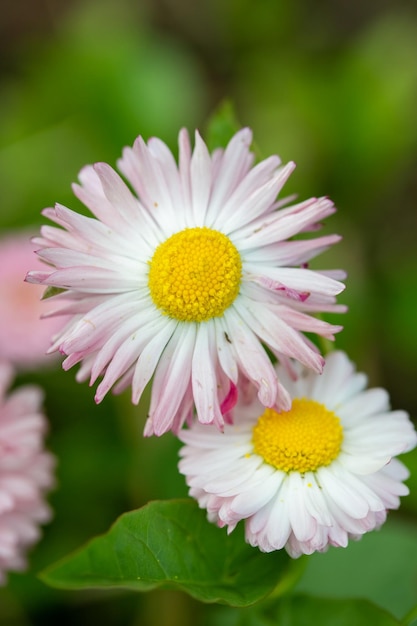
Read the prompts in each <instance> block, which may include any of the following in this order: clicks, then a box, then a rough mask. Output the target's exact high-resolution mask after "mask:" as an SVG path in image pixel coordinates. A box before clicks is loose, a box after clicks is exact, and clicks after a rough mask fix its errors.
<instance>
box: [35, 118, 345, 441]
mask: <svg viewBox="0 0 417 626" xmlns="http://www.w3.org/2000/svg"><path fill="white" fill-rule="evenodd" d="M251 140H252V134H251V131H250V130H249V129H247V128H245V129H243V130H241V131H239V132H238V133H236V135H235V136H234V137H233V138H232V139H231V141H230V143H229V144H228V146H227V147H226V149H225V150H216V151H215V152H213V154H210V153H209V151H208V149H207V147H206V145H205V143H204V142H203V140H202V139H201V137H200V135H199V134H198V132H197V133H196V135H195V147H194V150H193V151H192V150H191V146H190V140H189V136H188V134H187V132H186V131H185V130H182V131H181V132H180V134H179V165H178V166H177V164H176V162H175V160H174V157H173V155H172V154H171V152H170V150H169V149H168V147H167V146H166V145H165V144H164V143H163V142H162V141H160V140H159V139H156V138H153V139H150V140H149V142H148V144H146V143H145V142H144V141H143V139H142V138H141V137H139V138H138V139H137V140H136V142H135V144H134V146H133V148H125V150H124V152H123V158H122V159H121V160H120V161H119V168H120V170H121V172H122V173H123V174H124V176H125V177H126V179H127V181H128V182H129V184H130V186H131V187H132V188H133V190H134V191H135V192H136V194H137V195H134V194H133V193H132V191H131V190H130V188H129V187H128V186H127V185H126V184H125V182H123V180H122V179H121V178H120V177H119V176H118V174H117V173H116V172H115V171H114V170H113V169H112V168H111V167H110V166H108V165H106V164H105V163H97V164H95V165H94V166H89V167H86V168H84V169H83V170H82V171H81V173H80V177H79V178H80V183H81V184H80V185H74V193H75V194H76V196H77V197H78V198H79V199H80V200H81V201H82V202H83V203H84V204H85V205H86V206H87V207H88V208H89V209H90V211H91V212H92V213H93V215H94V216H95V217H94V218H91V217H85V216H83V215H79V214H77V213H74V212H73V211H71V210H69V209H67V208H65V207H63V206H61V205H57V206H56V207H55V208H54V209H46V210H45V211H44V215H45V216H47V217H48V218H50V219H51V220H52V221H54V222H56V224H58V225H59V226H60V227H61V228H55V227H51V226H44V227H43V228H42V232H41V234H42V236H41V237H40V238H38V239H36V243H37V244H38V246H39V247H40V250H39V255H40V257H41V258H42V259H43V260H44V261H45V262H46V263H48V264H49V266H50V267H49V268H48V269H45V270H44V271H32V272H29V274H28V278H27V280H28V281H30V282H34V283H39V284H41V285H44V286H46V287H53V288H58V289H60V290H64V292H63V294H62V295H58V296H56V297H55V299H56V301H57V304H59V300H60V298H61V297H64V298H65V299H66V300H67V301H70V304H67V305H64V306H62V307H59V306H58V312H61V313H65V314H68V313H70V314H72V315H73V319H72V321H71V322H70V323H69V324H68V325H67V326H66V328H65V329H64V330H63V331H62V332H61V333H60V334H59V336H58V338H57V339H56V341H55V342H54V344H53V346H52V348H51V351H54V350H60V351H61V352H62V353H63V354H65V355H67V358H66V359H65V361H64V368H65V369H68V368H70V367H72V366H73V365H75V364H76V363H81V368H80V370H79V372H78V380H80V381H82V380H86V379H89V380H90V384H94V383H95V382H96V381H97V379H98V378H99V377H102V380H101V382H100V383H99V385H98V387H97V392H96V401H97V402H100V401H101V400H102V399H103V397H104V396H105V395H106V393H107V392H108V391H109V390H110V389H111V388H113V389H114V391H115V392H116V393H117V392H120V391H122V390H124V389H125V388H126V387H128V386H130V385H131V387H132V401H133V402H134V403H137V402H138V401H139V399H140V397H141V395H142V392H143V390H144V388H145V387H146V385H147V384H148V383H149V381H150V380H151V378H152V377H153V386H152V397H151V406H150V412H149V418H148V421H147V424H146V427H145V434H146V435H151V434H156V435H161V434H162V433H164V432H166V431H167V430H169V429H173V430H174V431H175V432H177V431H178V430H179V429H180V427H181V426H182V424H183V423H184V421H185V420H190V419H191V417H192V414H193V406H194V404H195V406H196V411H197V415H198V419H199V420H200V421H201V422H203V423H208V424H211V423H213V424H215V425H216V426H217V427H219V428H222V427H223V425H224V422H225V417H224V415H225V414H227V412H228V410H229V409H230V408H231V407H232V406H233V404H234V402H235V400H236V385H237V382H238V378H239V373H240V372H241V373H242V374H244V376H245V377H247V378H248V379H249V380H251V381H252V382H253V383H254V384H255V385H256V387H257V389H258V394H259V400H260V402H261V403H262V404H263V405H265V406H275V405H276V404H278V405H279V406H280V407H282V408H284V409H285V408H289V406H290V397H289V395H288V393H287V391H286V390H285V388H284V387H283V386H282V384H281V383H280V381H279V379H278V377H277V374H276V371H275V369H274V368H273V366H272V364H271V360H270V358H269V356H268V354H267V352H266V351H265V348H264V346H267V347H268V348H269V350H270V351H271V352H272V353H273V354H275V355H276V356H277V358H278V359H280V360H281V361H282V362H285V363H288V362H289V358H294V359H297V360H298V361H300V362H301V363H303V364H304V365H306V366H307V367H309V368H312V369H313V370H314V371H316V372H321V371H322V368H323V359H322V357H321V355H320V354H319V352H318V350H317V349H316V348H315V346H314V345H313V344H312V343H311V342H310V341H308V340H307V339H306V337H305V336H304V335H303V332H311V333H317V334H319V335H322V336H324V337H327V338H330V339H332V338H333V333H335V332H336V331H339V330H340V329H341V327H340V326H332V325H330V324H328V323H326V322H324V321H320V320H318V319H315V318H314V317H312V316H311V315H310V314H311V313H316V312H323V311H332V312H335V311H342V310H344V309H343V307H341V306H338V305H336V304H335V296H336V295H337V294H338V293H339V292H341V291H342V290H343V288H344V286H343V284H342V283H341V282H339V280H338V279H340V278H343V275H342V273H341V272H321V271H313V270H311V269H308V267H307V262H308V261H309V259H311V258H312V257H314V256H315V255H317V254H318V253H319V252H321V251H323V250H324V249H326V248H328V247H329V246H331V245H332V244H334V243H336V242H337V241H338V240H339V237H338V236H337V235H328V236H322V237H317V238H313V239H308V240H306V239H304V240H298V241H292V240H290V238H292V237H293V236H294V235H296V234H298V233H301V232H305V231H311V230H315V229H317V227H318V226H319V223H320V221H321V220H323V219H324V218H326V217H327V216H328V215H331V214H332V213H333V212H334V210H335V209H334V206H333V204H332V202H331V201H330V200H328V199H327V198H318V199H317V198H311V199H310V200H307V201H305V202H301V203H299V204H295V205H293V206H290V207H287V208H281V207H282V205H283V204H286V202H285V201H281V202H279V201H278V202H277V200H276V198H277V195H278V194H279V192H280V191H281V189H282V187H283V185H284V183H285V181H286V180H287V178H288V177H289V175H290V174H291V172H292V170H293V169H294V167H295V166H294V164H293V163H289V164H287V165H285V166H282V165H281V162H280V159H279V158H278V157H277V156H271V157H270V158H268V159H266V160H264V161H262V162H260V163H258V164H257V165H255V166H253V160H254V156H253V154H252V152H251V151H250V149H249V146H250V143H251ZM51 266H52V267H51Z"/></svg>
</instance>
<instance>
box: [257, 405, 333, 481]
mask: <svg viewBox="0 0 417 626" xmlns="http://www.w3.org/2000/svg"><path fill="white" fill-rule="evenodd" d="M342 440H343V429H342V426H341V424H340V420H339V418H338V417H337V415H335V414H334V413H333V412H332V411H329V410H328V409H326V407H325V406H324V405H323V404H319V403H318V402H316V401H315V400H308V399H305V398H302V399H295V400H293V402H292V407H291V409H290V410H289V411H286V412H282V413H277V412H276V411H274V410H273V409H266V410H265V412H264V413H263V414H262V415H261V416H260V418H259V419H258V421H257V423H256V425H255V426H254V428H253V438H252V441H253V446H254V452H255V453H256V454H259V455H260V456H262V457H263V459H264V460H265V461H266V463H269V464H270V465H273V466H274V467H276V468H277V469H279V470H282V471H283V472H300V473H304V472H310V471H311V472H314V471H315V470H317V469H318V468H319V467H323V466H325V465H330V463H331V462H332V461H333V460H334V459H335V458H336V457H337V456H338V454H339V452H340V447H341V444H342Z"/></svg>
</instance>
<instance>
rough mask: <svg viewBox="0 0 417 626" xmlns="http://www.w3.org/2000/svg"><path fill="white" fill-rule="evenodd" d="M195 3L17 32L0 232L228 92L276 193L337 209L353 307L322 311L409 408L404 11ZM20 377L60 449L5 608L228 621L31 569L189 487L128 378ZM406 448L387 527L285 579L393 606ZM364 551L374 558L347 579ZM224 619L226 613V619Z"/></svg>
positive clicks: (402, 533) (269, 1) (3, 150)
mask: <svg viewBox="0 0 417 626" xmlns="http://www.w3.org/2000/svg"><path fill="white" fill-rule="evenodd" d="M19 3H21V4H22V11H24V10H25V8H26V9H27V7H26V6H25V5H24V3H23V0H18V2H17V4H18V5H19ZM197 5H198V6H196V4H195V3H192V2H191V0H158V1H157V2H148V3H146V2H141V3H134V2H133V1H132V2H129V1H128V0H123V1H122V2H116V1H112V0H106V1H103V2H99V1H98V0H97V1H95V2H93V1H91V2H90V1H86V2H81V3H76V2H74V3H73V4H72V5H70V8H68V10H66V11H65V12H64V13H63V14H62V17H61V18H60V19H58V20H57V21H56V23H54V29H53V30H52V31H51V32H50V33H49V35H45V34H44V35H43V36H42V37H41V36H40V34H39V35H37V34H36V32H32V33H30V37H29V36H28V37H26V38H25V37H23V36H22V37H21V38H20V41H19V46H18V50H19V56H16V57H15V58H14V65H13V71H9V72H8V73H5V74H4V75H3V76H1V75H0V89H1V98H0V188H1V190H2V194H1V195H2V208H1V212H0V230H1V231H4V232H6V231H8V230H10V229H17V228H20V227H28V226H29V227H32V228H33V232H34V234H35V233H36V231H37V227H38V225H39V224H41V223H43V221H44V220H43V218H42V217H41V215H40V211H41V209H42V208H43V207H45V206H50V205H51V204H53V203H54V202H55V201H59V202H61V203H63V204H66V205H67V206H70V207H72V208H76V209H78V210H84V209H83V208H82V207H81V205H80V204H79V203H78V202H77V201H76V200H75V198H74V197H73V196H72V193H71V188H70V184H71V182H72V181H74V180H75V179H76V176H77V172H78V171H79V170H80V169H81V167H82V166H83V165H85V164H86V163H89V162H94V161H107V162H109V163H110V164H112V165H114V164H115V162H116V160H117V158H118V157H119V155H120V154H121V149H122V147H123V146H124V145H129V144H132V143H133V140H134V138H135V137H136V136H137V135H138V134H142V135H143V136H144V137H145V138H147V137H149V136H150V135H158V136H160V137H161V138H162V139H164V140H165V141H166V142H167V143H168V144H169V145H170V146H171V147H172V148H175V144H176V136H177V133H178V130H179V128H180V127H181V126H186V127H188V128H189V129H190V130H191V131H192V130H193V129H194V128H195V127H199V128H201V129H203V130H204V129H205V128H206V120H207V117H208V115H209V113H210V112H211V111H212V110H213V109H214V108H215V107H217V106H218V105H219V104H220V102H222V101H223V100H224V99H225V98H230V100H231V101H232V102H234V105H235V106H236V110H237V115H238V118H239V121H241V122H242V123H243V124H247V125H250V126H251V127H252V128H253V129H254V134H255V140H256V146H257V151H259V152H260V153H262V155H265V156H267V155H269V154H271V153H278V154H280V156H281V157H282V158H283V160H284V161H287V160H290V159H291V160H294V161H296V163H297V165H298V168H297V171H296V173H295V174H294V175H293V176H292V178H291V180H290V181H289V183H288V185H287V186H286V189H285V193H286V194H287V193H288V194H290V193H297V194H298V195H299V197H300V199H303V198H306V197H309V196H312V195H330V196H331V197H332V199H333V200H334V201H335V203H336V205H337V206H338V207H339V212H338V214H337V215H336V216H334V217H332V218H331V220H329V223H328V224H326V225H325V231H326V232H339V233H340V234H342V235H343V236H344V240H343V242H342V243H341V244H339V245H338V246H337V247H336V248H335V249H334V250H331V251H329V252H328V253H326V255H325V256H323V258H322V257H320V259H319V260H318V261H317V263H316V266H317V267H323V268H328V267H341V268H344V269H346V270H347V271H348V273H349V279H348V288H347V290H346V293H345V294H343V295H342V297H341V298H340V301H343V302H345V303H347V304H348V305H349V307H350V312H349V313H348V314H347V315H346V316H343V320H340V318H338V317H336V316H335V320H334V321H337V322H338V323H339V322H340V321H342V323H343V324H344V325H345V331H344V332H343V333H342V334H341V335H340V336H339V337H338V338H337V342H336V343H337V346H339V347H341V348H343V349H346V350H347V352H348V353H349V354H350V356H351V357H352V358H353V359H354V360H355V361H356V362H357V363H358V366H359V368H360V369H361V370H365V371H367V372H368V373H369V377H370V381H371V383H372V384H373V385H382V386H385V387H387V389H388V390H389V391H390V394H391V397H392V402H393V405H394V407H395V408H404V409H406V410H408V411H410V412H411V414H412V415H414V416H415V415H416V414H417V396H416V394H415V372H416V353H417V333H416V332H415V319H416V311H417V255H416V248H415V239H416V233H417V211H416V204H415V196H416V178H415V169H416V166H417V117H416V114H415V111H416V100H417V64H416V62H415V59H417V19H416V15H415V8H414V9H413V7H412V6H409V7H407V6H406V4H405V3H404V4H403V3H401V2H399V3H392V5H390V4H389V3H388V4H385V5H384V7H385V8H382V7H379V4H378V3H370V4H369V5H366V6H365V4H364V3H360V2H359V1H358V0H357V1H356V2H352V3H344V4H342V3H332V2H330V0H329V1H327V2H325V1H322V2H318V3H314V4H312V3H308V2H307V1H306V0H297V1H296V2H293V1H292V0H280V1H279V2H277V1H276V0H261V1H260V2H257V3H254V2H251V1H250V0H239V1H238V0H231V1H230V2H221V1H220V0H205V1H204V2H202V3H200V4H198V3H197ZM28 6H29V5H28ZM413 10H414V13H413ZM3 18H4V19H5V20H6V22H7V11H5V13H4V15H3ZM223 132H228V127H227V117H226V128H224V127H223V128H222V127H220V128H219V127H217V128H213V127H211V129H210V135H211V139H212V141H213V143H215V142H217V141H218V139H216V137H218V135H219V134H222V133H223ZM216 133H217V135H216ZM28 269H30V268H28ZM332 321H333V320H332ZM26 381H31V382H38V383H39V384H40V385H41V386H42V387H44V388H45V390H46V398H47V400H46V410H47V413H48V416H49V419H50V423H51V432H50V436H49V447H50V448H51V449H52V450H53V452H54V453H55V454H56V455H57V456H58V458H59V466H58V487H57V489H56V491H55V493H53V494H52V496H51V504H52V506H53V508H54V510H55V518H54V521H53V522H52V523H51V524H50V525H49V526H48V527H47V528H45V531H44V539H43V541H42V542H41V543H40V544H39V545H38V546H37V547H36V548H35V550H34V551H33V553H32V555H31V569H30V572H29V573H28V574H27V575H24V576H22V575H11V576H10V584H9V586H8V587H6V588H4V589H1V590H0V624H2V625H3V624H4V626H26V625H28V626H48V625H49V624H57V623H59V624H60V625H62V626H65V625H67V624H68V625H70V624H78V625H79V626H82V625H83V624H90V623H93V622H94V623H96V622H97V623H102V624H104V625H106V626H112V625H113V624H114V625H117V626H125V625H126V626H135V625H136V624H141V625H142V624H144V625H145V626H146V625H147V624H158V625H160V626H164V624H169V625H170V626H176V625H177V624H181V626H187V625H188V624H193V626H194V625H195V624H197V623H201V624H203V623H207V624H208V623H209V622H210V623H219V624H220V623H223V622H220V621H219V622H216V621H212V620H215V618H216V615H220V613H219V614H218V613H216V610H215V609H214V608H209V609H207V612H206V613H204V615H203V609H202V608H201V607H200V606H198V605H197V604H196V603H195V601H193V600H191V599H188V598H186V597H185V596H183V595H182V594H180V593H176V592H163V591H158V592H152V593H151V594H149V595H148V596H136V595H134V594H120V593H119V594H110V595H102V594H100V593H98V592H83V593H82V594H81V595H80V594H75V593H70V592H67V593H65V592H60V591H56V590H52V589H49V588H47V587H46V586H44V585H43V584H42V583H41V582H40V581H38V580H37V578H36V572H37V571H39V570H40V569H42V568H43V567H45V566H47V565H48V564H49V563H51V562H52V561H54V560H56V559H58V558H60V557H61V556H64V555H65V554H67V553H68V552H69V551H70V550H72V549H74V548H76V547H78V546H79V545H80V544H81V543H83V542H84V541H86V540H88V539H89V538H90V537H91V536H93V535H94V534H97V533H101V532H104V531H105V530H106V529H107V528H108V527H109V525H110V524H111V523H112V522H113V520H114V519H115V518H116V517H117V516H118V515H120V514H121V513H123V512H124V511H126V510H127V509H132V508H135V507H138V506H140V505H142V504H144V503H146V502H147V501H148V500H149V499H152V498H168V497H180V496H183V495H185V493H186V489H185V486H184V484H183V480H182V478H181V477H180V476H179V475H178V474H177V473H176V472H175V471H174V469H175V465H176V462H177V461H176V459H177V448H178V443H177V442H176V440H175V438H174V437H172V436H170V435H166V436H164V437H163V438H161V439H156V438H155V439H149V440H143V439H142V438H141V431H142V428H143V424H144V419H145V415H146V410H147V404H146V398H144V400H143V401H142V403H141V405H140V407H139V409H136V408H134V407H132V405H131V404H130V401H129V395H128V393H127V394H124V395H122V396H121V397H119V398H106V399H105V400H104V402H103V403H102V405H100V406H99V407H97V406H95V405H94V402H93V393H92V390H91V389H89V388H88V386H87V385H78V384H77V383H76V382H75V381H74V373H73V372H70V373H64V372H62V371H60V369H59V366H56V367H55V368H54V367H52V366H51V368H49V369H45V370H40V371H37V372H27V373H25V374H22V375H21V376H20V378H19V381H18V382H26ZM404 460H405V463H406V464H407V465H409V467H410V468H411V469H412V470H414V472H413V474H412V476H411V479H410V481H409V485H410V487H411V495H410V496H409V498H405V499H404V502H403V505H402V509H401V511H400V512H399V513H394V514H393V515H392V517H393V518H395V519H396V520H398V523H393V524H391V523H389V524H388V525H387V527H386V528H384V529H383V530H382V531H381V533H379V534H374V535H371V536H369V537H365V538H364V539H363V540H362V542H360V543H359V544H355V545H354V546H351V547H350V548H348V550H347V551H338V550H333V551H330V553H329V554H328V555H317V556H315V557H312V558H311V559H308V567H307V572H306V576H305V577H303V579H302V582H300V587H299V589H300V591H302V592H306V593H318V592H319V591H320V589H321V588H322V589H323V594H320V595H330V596H335V597H344V598H345V597H346V596H349V595H352V594H353V595H356V596H359V595H361V596H362V597H364V598H368V599H370V600H372V601H374V602H376V603H377V604H379V605H380V606H382V607H384V608H386V609H387V610H389V611H390V612H391V613H392V614H394V615H395V616H396V617H403V616H404V614H405V613H406V612H407V611H408V610H409V609H410V607H411V606H412V605H413V603H414V604H416V603H417V587H416V582H415V581H416V575H417V572H416V569H415V564H414V560H415V559H413V563H411V562H410V561H411V559H408V560H407V555H409V554H411V553H413V554H415V549H416V546H415V521H416V515H417V454H416V452H413V453H412V454H410V455H408V456H406V457H405V459H404ZM403 518H404V519H403ZM363 559H365V560H366V559H369V562H370V563H372V564H375V565H374V566H373V568H372V569H370V570H369V571H368V578H366V576H365V574H364V575H363V576H362V577H361V576H359V577H358V578H357V573H358V569H359V568H360V563H362V562H363ZM387 562H388V564H389V567H382V565H383V564H384V565H385V564H387ZM380 565H381V567H380ZM335 570H337V576H334V571H335ZM349 581H350V584H349ZM357 581H362V582H361V585H362V587H361V593H359V591H360V590H358V586H357V585H358V584H359V583H358V582H357ZM387 589H388V591H389V592H388V591H387ZM304 603H305V604H306V606H307V607H308V601H304ZM284 609H285V607H284V608H283V609H282V610H283V611H284ZM227 615H228V617H227V619H226V618H225V621H224V623H228V624H229V623H230V624H232V623H235V622H233V621H231V620H232V619H233V618H232V614H231V613H230V614H227ZM282 615H284V613H283V614H282ZM238 619H240V618H238ZM248 619H249V618H248ZM251 619H252V618H251ZM283 619H284V618H283ZM300 619H301V618H300ZM206 620H207V622H206ZM228 620H229V621H228ZM236 623H238V622H237V621H236ZM239 623H252V622H239ZM253 623H255V622H253ZM256 623H258V622H256ZM262 623H263V622H262ZM265 623H269V622H265ZM286 623H287V622H286ZM288 623H290V622H288ZM300 623H305V622H301V621H300ZM387 623H391V622H389V621H387ZM393 623H395V622H393ZM297 624H298V622H297Z"/></svg>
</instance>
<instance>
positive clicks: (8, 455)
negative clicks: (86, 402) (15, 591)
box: [0, 361, 54, 584]
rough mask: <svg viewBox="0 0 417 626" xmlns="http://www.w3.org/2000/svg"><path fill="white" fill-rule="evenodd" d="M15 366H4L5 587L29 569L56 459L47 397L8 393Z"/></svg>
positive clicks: (0, 468)
mask: <svg viewBox="0 0 417 626" xmlns="http://www.w3.org/2000/svg"><path fill="white" fill-rule="evenodd" d="M12 378H13V369H12V367H11V366H10V365H9V364H8V363H6V362H4V361H0V584H4V583H5V582H6V572H8V571H11V570H13V571H20V570H22V569H24V568H25V567H26V552H27V550H28V548H29V547H30V546H32V545H33V544H34V543H35V542H36V541H37V540H38V539H39V536H40V531H39V525H40V524H43V523H45V522H47V521H48V520H49V519H50V517H51V511H50V509H49V507H48V505H47V503H46V502H45V492H46V491H47V490H49V489H50V488H51V487H52V486H53V482H54V481H53V468H54V457H53V456H52V455H51V454H50V453H49V452H45V451H44V449H43V438H44V434H45V430H46V426H47V424H46V419H45V417H44V415H43V414H42V412H41V404H42V400H43V394H42V392H41V390H40V389H39V388H38V387H34V386H29V385H26V386H24V387H21V388H19V389H17V390H14V391H13V392H11V393H10V394H9V395H8V396H7V395H6V391H7V388H8V386H9V385H10V383H11V382H12Z"/></svg>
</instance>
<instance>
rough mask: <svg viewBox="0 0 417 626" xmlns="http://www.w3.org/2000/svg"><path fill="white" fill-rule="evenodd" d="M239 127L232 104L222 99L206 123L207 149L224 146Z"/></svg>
mask: <svg viewBox="0 0 417 626" xmlns="http://www.w3.org/2000/svg"><path fill="white" fill-rule="evenodd" d="M240 128H241V124H239V122H238V120H237V117H236V112H235V109H234V106H233V104H232V103H231V102H230V100H225V101H223V102H222V103H221V104H220V105H219V106H218V108H217V109H216V110H215V111H214V113H213V115H212V116H211V117H210V119H209V121H208V124H207V132H206V134H205V135H206V137H205V139H206V143H207V145H208V147H209V150H210V151H212V150H215V149H216V148H225V147H226V146H227V144H228V143H229V141H230V139H231V138H232V137H233V135H234V134H235V133H236V132H237V131H238V130H239V129H240Z"/></svg>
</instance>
